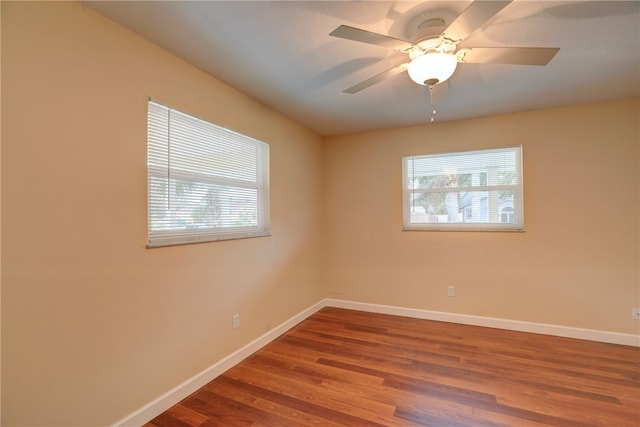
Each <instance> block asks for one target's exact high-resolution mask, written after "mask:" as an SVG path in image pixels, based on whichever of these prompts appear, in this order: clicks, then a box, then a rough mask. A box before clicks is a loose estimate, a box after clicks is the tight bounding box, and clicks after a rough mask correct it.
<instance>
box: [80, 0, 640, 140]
mask: <svg viewBox="0 0 640 427" xmlns="http://www.w3.org/2000/svg"><path fill="white" fill-rule="evenodd" d="M85 4H87V5H88V6H89V7H91V8H93V9H94V10H96V11H97V12H99V13H101V14H103V15H105V16H107V17H109V18H110V19H112V20H114V21H116V22H118V23H120V24H121V25H123V26H125V27H127V28H129V29H131V30H132V31H134V32H136V33H139V34H140V35H142V36H143V37H145V38H147V39H149V40H151V41H152V42H154V43H156V44H157V45H159V46H161V47H163V48H164V49H166V50H168V51H170V52H172V53H174V54H175V55H177V56H179V57H181V58H183V59H184V60H186V61H188V62H190V63H192V64H193V65H195V66H197V67H199V68H201V69H202V70H204V71H206V72H208V73H210V74H211V75H213V76H215V77H216V78H218V79H220V80H222V81H224V82H225V83H227V84H229V85H230V86H232V87H235V88H237V89H238V90H240V91H242V92H244V93H245V94H247V95H249V96H251V97H252V98H254V99H256V100H258V101H260V102H262V103H263V104H265V105H268V106H269V107H271V108H273V109H275V110H277V111H279V112H281V113H283V114H284V115H286V116H288V117H291V118H293V119H295V120H296V121H298V122H300V123H302V124H303V125H305V126H307V127H308V128H310V129H312V130H314V131H316V132H317V133H319V134H321V135H336V134H344V133H352V132H359V131H366V130H375V129H382V128H392V127H399V126H407V125H414V124H423V123H428V122H429V116H430V111H431V110H430V107H429V104H430V99H429V93H428V90H427V89H426V87H424V86H419V85H417V84H415V83H413V82H412V81H411V80H410V79H409V77H408V75H407V74H406V73H401V74H399V75H397V76H395V77H392V78H389V79H387V80H384V81H383V82H380V83H378V84H376V85H374V86H371V87H369V88H367V89H365V90H363V91H361V92H358V93H356V94H353V95H351V94H345V93H343V92H342V90H344V89H346V88H348V87H350V86H352V85H354V84H356V83H359V82H360V81H362V80H365V79H367V78H369V77H372V76H374V75H376V74H378V73H380V72H383V71H385V70H387V69H389V68H391V67H394V66H396V65H399V64H401V63H404V62H407V55H406V54H403V53H400V52H397V51H394V50H390V49H385V48H382V47H378V46H374V45H368V44H364V43H359V42H355V41H351V40H345V39H340V38H335V37H330V36H329V33H330V32H331V31H333V30H334V29H335V28H336V27H338V26H339V25H342V24H345V25H350V26H353V27H357V28H361V29H364V30H368V31H373V32H377V33H381V34H385V35H390V36H393V37H396V38H401V39H405V40H407V39H411V37H412V36H413V34H414V33H415V31H416V29H417V26H418V25H419V24H420V23H421V22H423V21H425V20H426V19H429V18H434V17H437V18H442V19H444V21H445V23H446V24H447V25H448V24H450V23H451V22H452V20H453V19H455V18H456V17H457V16H458V15H459V14H460V13H462V11H464V10H465V8H466V7H467V6H468V5H469V4H470V2H469V1H425V2H405V1H401V2H388V1H229V2H225V1H176V2H173V1H141V2H138V1H124V2H118V1H104V2H85ZM498 46H523V47H531V46H536V47H559V48H560V51H559V53H558V54H557V55H556V56H555V57H554V58H553V59H552V60H551V62H550V63H549V64H548V65H546V66H523V65H498V64H459V65H458V68H457V70H456V72H455V74H454V75H453V77H452V78H451V79H450V80H449V81H448V82H447V84H441V85H438V86H436V88H435V96H434V100H435V106H436V110H437V119H436V121H437V122H442V121H449V120H458V119H464V118H470V117H479V116H486V115H495V114H502V113H509V112H516V111H525V110H534V109H540V108H547V107H554V106H564V105H572V104H580V103H587V102H597V101H604V100H610V99H620V98H628V97H633V96H640V2H637V1H622V2H616V1H584V2H575V1H572V2H565V1H524V0H516V1H514V2H513V3H511V4H509V5H508V6H507V7H506V8H504V9H503V10H502V11H500V12H499V13H498V14H496V15H495V16H494V17H493V18H491V19H490V20H489V21H487V22H486V23H485V25H483V26H482V27H481V28H480V29H479V30H477V31H475V32H474V33H472V34H471V35H470V36H469V37H468V38H466V39H465V40H464V41H463V42H462V43H461V44H460V45H459V47H498Z"/></svg>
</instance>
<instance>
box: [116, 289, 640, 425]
mask: <svg viewBox="0 0 640 427" xmlns="http://www.w3.org/2000/svg"><path fill="white" fill-rule="evenodd" d="M324 307H336V308H347V309H351V310H360V311H368V312H372V313H381V314H392V315H396V316H405V317H413V318H416V319H428V320H438V321H442V322H452V323H461V324H464V325H473V326H485V327H488V328H498V329H507V330H511V331H520V332H533V333H537V334H545V335H556V336H560V337H567V338H577V339H584V340H590V341H600V342H605V343H610V344H622V345H630V346H635V347H640V335H632V334H621V333H617V332H607V331H598V330H592V329H581V328H573V327H568V326H557V325H549V324H545V323H533V322H523V321H519V320H508V319H498V318H493V317H482V316H471V315H467V314H457V313H446V312H440V311H431V310H421V309H415V308H406V307H397V306H391V305H382V304H370V303H363V302H356V301H347V300H339V299H332V298H326V299H323V300H321V301H319V302H318V303H316V304H314V305H312V306H311V307H309V308H307V309H306V310H303V311H301V312H300V313H298V314H296V315H295V316H293V317H291V318H290V319H288V320H286V321H285V322H283V323H282V324H280V325H279V326H277V327H276V328H274V329H272V330H270V331H269V332H267V333H266V334H264V335H262V336H260V337H258V338H256V339H255V340H253V341H251V342H250V343H249V344H247V345H245V346H244V347H242V348H240V349H239V350H237V351H235V352H233V353H231V354H230V355H228V356H227V357H225V358H224V359H222V360H220V361H218V362H216V363H214V364H213V365H211V366H210V367H209V368H207V369H205V370H204V371H202V372H200V373H199V374H197V375H195V376H193V377H192V378H190V379H188V380H187V381H185V382H183V383H182V384H180V385H178V386H176V387H174V388H173V389H172V390H170V391H168V392H167V393H165V394H164V395H162V396H160V397H159V398H157V399H155V400H154V401H152V402H150V403H149V404H147V405H145V406H143V407H142V408H140V409H139V410H137V411H135V412H134V413H132V414H130V415H128V416H127V417H125V418H123V419H122V420H120V421H118V422H117V423H115V424H114V425H113V427H133V426H141V425H143V424H144V423H146V422H148V421H150V420H152V419H153V418H155V417H157V416H158V415H160V414H161V413H163V412H164V411H166V410H167V409H169V408H171V407H172V406H173V405H175V404H176V403H178V402H180V401H181V400H182V399H184V398H185V397H187V396H189V395H190V394H192V393H193V392H195V391H196V390H198V389H199V388H201V387H202V386H204V385H206V384H207V383H209V382H210V381H212V380H213V379H215V378H216V377H217V376H219V375H221V374H222V373H224V372H225V371H226V370H228V369H229V368H231V367H233V366H234V365H236V364H238V363H240V362H241V361H242V360H244V359H245V358H247V357H248V356H250V355H251V354H253V353H255V352H256V351H258V350H260V349H261V348H262V347H264V346H265V345H267V344H269V343H270V342H272V341H273V340H275V339H276V338H278V337H279V336H280V335H282V334H284V333H285V332H287V331H288V330H289V329H291V328H292V327H294V326H296V325H297V324H298V323H300V322H302V321H303V320H305V319H306V318H307V317H309V316H311V315H312V314H314V313H315V312H317V311H318V310H320V309H322V308H324Z"/></svg>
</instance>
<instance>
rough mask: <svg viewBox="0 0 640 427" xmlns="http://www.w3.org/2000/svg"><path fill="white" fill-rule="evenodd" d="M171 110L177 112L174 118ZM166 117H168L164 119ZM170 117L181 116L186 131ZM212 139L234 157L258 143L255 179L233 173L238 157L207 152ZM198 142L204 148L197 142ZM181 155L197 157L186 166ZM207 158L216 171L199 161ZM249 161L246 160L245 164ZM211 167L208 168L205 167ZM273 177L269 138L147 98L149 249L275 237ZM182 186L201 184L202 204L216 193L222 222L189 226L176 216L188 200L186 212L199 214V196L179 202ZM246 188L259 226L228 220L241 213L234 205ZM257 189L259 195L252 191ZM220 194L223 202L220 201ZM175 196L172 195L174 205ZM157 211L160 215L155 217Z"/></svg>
mask: <svg viewBox="0 0 640 427" xmlns="http://www.w3.org/2000/svg"><path fill="white" fill-rule="evenodd" d="M165 111H166V113H167V117H166V119H164V118H162V114H164V112H165ZM172 114H174V115H175V116H173V117H172ZM163 120H166V123H164V122H163ZM172 120H183V121H182V122H180V126H181V127H184V128H185V129H186V130H184V132H183V133H179V132H182V131H180V130H178V128H179V127H178V126H175V125H174V123H176V122H173V121H172ZM185 122H186V124H185ZM188 122H191V125H192V126H193V127H189V126H190V125H189V123H188ZM172 125H173V127H172ZM165 126H166V127H165ZM196 135H197V136H196ZM203 135H204V136H203ZM172 137H173V138H174V139H173V140H172ZM190 138H191V139H190ZM208 138H211V139H208ZM178 139H180V144H178V143H177V142H176V141H178ZM172 141H173V145H172ZM210 143H212V144H213V146H215V147H216V148H217V149H221V150H222V151H223V152H224V153H225V155H226V154H228V152H230V153H231V156H229V158H230V159H231V158H233V154H237V153H239V152H240V151H241V150H244V151H247V148H248V150H249V152H251V150H252V149H254V148H255V165H253V166H255V168H253V169H252V168H251V165H252V163H249V165H250V167H249V168H248V169H247V170H249V171H250V174H251V173H254V174H255V181H251V179H249V178H248V177H247V176H240V177H234V176H231V175H233V173H237V171H235V170H234V169H233V168H232V167H231V166H230V165H231V164H232V163H233V162H234V161H235V162H236V164H238V163H237V161H238V160H237V159H231V160H229V159H226V158H223V157H225V156H220V157H218V158H216V157H215V155H212V154H211V152H208V153H207V152H206V151H207V148H208V147H209V145H207V144H210ZM234 144H235V151H234V147H233V145H234ZM199 145H200V147H198V146H199ZM179 146H181V147H179ZM172 149H173V150H175V151H172ZM228 150H229V151H228ZM194 152H195V153H196V154H195V155H194V154H193V153H194ZM185 153H186V154H185ZM178 155H182V156H183V157H182V160H183V162H184V158H185V157H189V158H191V159H194V160H192V161H193V164H191V163H183V166H179V163H178V161H176V160H174V161H173V164H172V160H173V158H172V156H174V157H175V158H176V159H177V158H178ZM207 156H208V157H207ZM204 158H208V159H209V160H210V159H214V160H212V161H213V162H215V163H216V168H217V169H216V171H215V172H212V171H213V167H210V166H209V165H208V164H207V163H205V164H204V165H200V164H199V163H200V161H201V160H202V159H204ZM245 164H246V163H243V167H245V166H244V165H245ZM184 165H186V166H184ZM172 166H173V167H172ZM208 166H209V167H210V168H209V169H206V168H207V167H208ZM200 168H202V169H200ZM269 180H270V179H269V144H268V143H266V142H263V141H259V140H257V139H254V138H251V137H249V136H246V135H242V134H240V133H238V132H234V131H232V130H230V129H227V128H224V127H222V126H219V125H217V124H215V123H212V122H211V121H208V120H203V119H201V118H199V117H196V116H194V115H192V114H188V113H185V112H182V111H180V110H177V109H175V108H172V107H169V106H167V105H164V104H162V103H159V102H157V101H155V100H153V99H151V98H149V100H148V104H147V247H148V248H153V247H161V246H173V245H183V244H192V243H202V242H213V241H220V240H232V239H244V238H252V237H265V236H271V232H270V212H269V211H270V201H269ZM158 185H160V186H161V187H160V188H161V189H160V191H153V190H152V188H154V187H155V189H156V190H157V186H158ZM180 185H186V186H192V187H191V188H194V187H195V188H197V190H198V191H199V193H198V194H200V197H201V199H200V202H201V203H202V200H204V197H209V193H210V192H213V193H215V194H216V195H215V199H214V200H215V201H216V207H217V208H218V209H219V212H223V213H219V214H218V215H219V217H216V219H218V220H219V222H220V223H222V224H223V225H220V224H217V225H214V223H213V222H214V221H215V220H209V222H208V223H206V224H205V225H204V226H202V224H201V223H197V224H195V220H194V223H193V224H191V225H189V224H186V223H181V220H179V219H177V218H178V216H180V212H179V211H180V210H181V209H185V205H187V207H186V209H190V211H187V212H190V213H191V216H192V217H195V212H194V211H195V210H196V209H198V205H197V204H196V203H195V201H196V200H197V197H198V196H197V195H195V196H193V199H190V200H189V201H188V202H186V203H185V204H184V205H180V204H179V203H177V202H176V199H177V198H178V197H177V195H176V194H177V191H178V186H180ZM243 192H244V193H245V197H248V199H249V200H251V205H250V208H252V209H253V208H255V219H254V220H251V221H255V225H253V224H252V225H240V226H238V225H230V224H231V222H230V221H231V220H233V219H234V218H235V217H234V216H233V215H234V214H236V215H237V212H234V211H233V209H232V207H231V206H232V205H233V203H234V202H237V200H239V197H241V196H242V195H243ZM254 192H255V195H254V196H251V195H252V194H253V193H254ZM205 193H206V196H205V195H204V194H205ZM219 193H223V194H225V193H226V196H220V195H219ZM163 197H164V199H163ZM233 197H236V199H234V198H233ZM253 197H255V199H253ZM221 199H223V201H220V200H221ZM171 200H174V202H173V206H174V207H173V208H172V207H171V206H172V203H171ZM225 203H226V204H225ZM165 205H166V207H165ZM220 206H222V207H220ZM202 209H204V208H202ZM225 211H226V213H225ZM158 214H160V216H157V215H158ZM185 214H186V213H185V212H183V213H182V215H183V216H184V215H185ZM154 215H156V216H154ZM158 218H161V219H158ZM201 220H202V219H201ZM236 220H237V218H236ZM159 224H161V225H159ZM162 225H167V227H162Z"/></svg>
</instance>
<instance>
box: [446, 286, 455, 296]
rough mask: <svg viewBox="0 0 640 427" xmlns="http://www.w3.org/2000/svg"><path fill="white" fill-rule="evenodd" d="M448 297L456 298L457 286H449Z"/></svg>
mask: <svg viewBox="0 0 640 427" xmlns="http://www.w3.org/2000/svg"><path fill="white" fill-rule="evenodd" d="M447 296H450V297H455V296H456V287H455V286H449V287H448V288H447Z"/></svg>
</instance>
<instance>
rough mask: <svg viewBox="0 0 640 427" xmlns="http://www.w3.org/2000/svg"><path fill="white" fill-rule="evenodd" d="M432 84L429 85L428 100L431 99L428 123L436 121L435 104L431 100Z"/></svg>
mask: <svg viewBox="0 0 640 427" xmlns="http://www.w3.org/2000/svg"><path fill="white" fill-rule="evenodd" d="M433 86H434V85H429V100H430V101H431V104H430V107H431V119H430V120H429V123H433V122H435V121H436V114H437V113H436V106H435V102H434V101H433Z"/></svg>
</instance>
